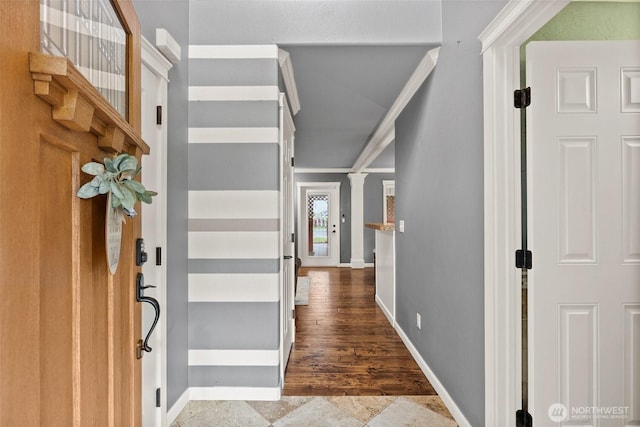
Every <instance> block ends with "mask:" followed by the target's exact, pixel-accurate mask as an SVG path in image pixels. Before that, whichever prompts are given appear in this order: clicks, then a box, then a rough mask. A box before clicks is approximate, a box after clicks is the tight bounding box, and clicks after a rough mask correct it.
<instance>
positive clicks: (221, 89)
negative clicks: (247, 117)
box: [189, 86, 280, 101]
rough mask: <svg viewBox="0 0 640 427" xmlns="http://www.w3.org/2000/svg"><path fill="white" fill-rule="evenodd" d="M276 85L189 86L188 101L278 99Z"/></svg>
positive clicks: (278, 90)
mask: <svg viewBox="0 0 640 427" xmlns="http://www.w3.org/2000/svg"><path fill="white" fill-rule="evenodd" d="M279 99H280V88H279V87H278V86H189V101H278V100H279Z"/></svg>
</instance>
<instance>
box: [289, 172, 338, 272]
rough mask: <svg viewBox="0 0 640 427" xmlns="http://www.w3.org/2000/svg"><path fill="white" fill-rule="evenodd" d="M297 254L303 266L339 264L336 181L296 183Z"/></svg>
mask: <svg viewBox="0 0 640 427" xmlns="http://www.w3.org/2000/svg"><path fill="white" fill-rule="evenodd" d="M299 184H300V185H299V187H300V188H301V192H300V202H301V203H300V210H299V211H298V214H299V216H298V226H299V233H300V242H299V246H298V255H299V256H300V259H301V260H302V265H303V266H310V267H311V266H315V267H320V266H325V267H329V266H337V265H338V264H340V219H339V218H340V184H339V183H331V182H328V183H310V184H308V185H305V183H299Z"/></svg>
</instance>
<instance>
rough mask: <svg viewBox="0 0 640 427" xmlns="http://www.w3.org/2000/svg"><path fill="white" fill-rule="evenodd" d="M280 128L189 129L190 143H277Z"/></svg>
mask: <svg viewBox="0 0 640 427" xmlns="http://www.w3.org/2000/svg"><path fill="white" fill-rule="evenodd" d="M278 141H279V132H278V128H277V127H276V128H189V143H191V144H218V143H263V142H264V143H277V142H278Z"/></svg>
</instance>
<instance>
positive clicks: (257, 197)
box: [189, 190, 280, 219]
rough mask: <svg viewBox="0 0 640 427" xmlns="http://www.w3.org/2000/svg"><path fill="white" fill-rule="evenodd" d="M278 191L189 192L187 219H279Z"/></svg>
mask: <svg viewBox="0 0 640 427" xmlns="http://www.w3.org/2000/svg"><path fill="white" fill-rule="evenodd" d="M279 203H280V192H278V191H269V190H265V191H189V218H212V219H213V218H215V219H219V218H220V219H221V218H272V219H273V218H279V217H280V215H279V214H278V212H279Z"/></svg>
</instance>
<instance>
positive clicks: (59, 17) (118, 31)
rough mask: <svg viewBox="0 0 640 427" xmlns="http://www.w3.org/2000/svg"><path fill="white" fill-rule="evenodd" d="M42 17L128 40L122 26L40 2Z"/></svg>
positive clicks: (121, 41)
mask: <svg viewBox="0 0 640 427" xmlns="http://www.w3.org/2000/svg"><path fill="white" fill-rule="evenodd" d="M40 19H41V20H42V21H44V22H46V23H48V24H51V25H55V26H57V27H60V28H64V29H67V30H69V31H72V32H75V33H79V34H83V35H85V36H92V37H95V38H98V39H101V40H106V41H109V42H112V43H116V44H121V45H125V44H126V42H127V35H126V33H125V31H124V29H122V28H118V27H113V26H110V25H107V24H103V23H101V22H97V21H92V20H90V19H87V18H81V17H79V16H76V15H74V14H71V13H65V12H62V11H60V10H57V9H54V8H51V7H47V6H45V5H43V4H40ZM99 34H104V35H105V36H104V37H99V36H98V35H99ZM276 52H277V49H276ZM276 55H277V54H276Z"/></svg>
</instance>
